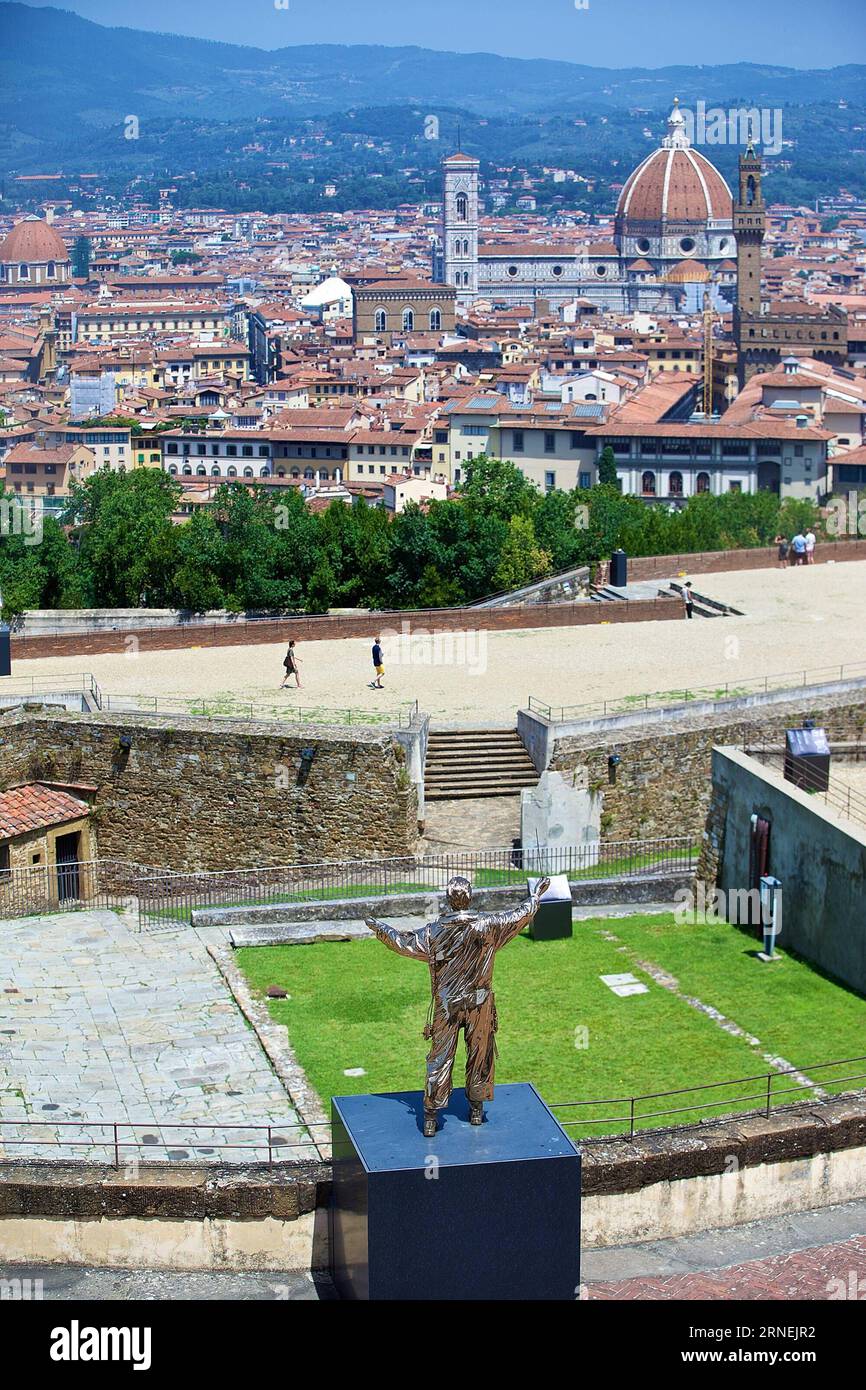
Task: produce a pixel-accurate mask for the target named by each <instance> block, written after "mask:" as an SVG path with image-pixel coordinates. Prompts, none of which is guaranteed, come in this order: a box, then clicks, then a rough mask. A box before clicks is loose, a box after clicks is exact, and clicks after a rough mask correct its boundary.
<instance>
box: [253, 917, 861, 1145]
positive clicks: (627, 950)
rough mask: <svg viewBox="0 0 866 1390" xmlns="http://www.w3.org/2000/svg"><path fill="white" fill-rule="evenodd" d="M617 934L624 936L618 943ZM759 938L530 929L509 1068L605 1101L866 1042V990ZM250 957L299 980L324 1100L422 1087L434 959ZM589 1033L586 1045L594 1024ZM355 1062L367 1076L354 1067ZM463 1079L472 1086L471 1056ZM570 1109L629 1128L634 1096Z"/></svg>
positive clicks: (501, 981)
mask: <svg viewBox="0 0 866 1390" xmlns="http://www.w3.org/2000/svg"><path fill="white" fill-rule="evenodd" d="M606 931H607V932H610V933H613V935H614V936H615V937H616V938H617V940H606V939H605V936H604V934H603V933H604V932H606ZM755 949H756V942H755V941H754V939H753V938H752V937H750V936H747V935H746V934H744V933H743V932H741V931H739V930H738V929H737V928H736V927H730V926H727V925H724V924H721V925H718V926H702V927H683V926H680V925H678V924H676V923H675V922H674V920H673V918H671V917H655V916H653V917H648V916H635V917H632V918H627V919H615V920H612V921H610V922H602V921H597V920H596V921H590V922H579V923H575V929H574V936H573V938H572V939H571V940H570V941H550V942H533V941H531V940H529V939H528V938H526V937H519V938H518V939H517V940H516V941H514V942H513V943H512V944H511V945H510V946H508V947H507V948H506V949H505V950H504V951H503V952H501V953H500V955H499V957H498V960H497V964H496V996H497V1006H498V1010H499V1018H500V1031H499V1039H498V1041H499V1051H500V1057H499V1061H498V1064H497V1079H498V1080H500V1081H532V1082H534V1083H535V1085H536V1086H537V1087H538V1089H539V1091H540V1092H541V1094H542V1095H543V1096H544V1098H545V1099H546V1100H548V1101H551V1102H556V1101H567V1100H574V1099H582V1100H598V1101H603V1100H605V1099H607V1098H620V1097H627V1096H630V1095H641V1094H646V1093H648V1092H652V1091H664V1090H672V1089H675V1088H677V1087H682V1086H690V1085H696V1084H699V1083H700V1084H706V1083H708V1082H718V1081H727V1080H730V1079H732V1078H733V1079H736V1078H741V1077H748V1076H753V1075H757V1074H759V1073H764V1072H766V1071H767V1070H768V1066H767V1064H766V1063H765V1062H764V1060H763V1058H762V1056H761V1053H762V1052H763V1051H769V1052H772V1053H774V1054H782V1055H783V1056H785V1057H786V1058H787V1059H788V1060H789V1061H790V1062H792V1063H794V1064H798V1065H799V1064H808V1063H817V1062H819V1061H824V1060H832V1059H835V1058H843V1057H852V1056H855V1055H857V1054H858V1053H862V1052H866V1045H864V1041H866V1000H864V999H863V998H861V997H859V996H858V995H856V994H854V993H852V992H850V991H848V990H846V989H845V988H844V987H842V986H840V985H838V984H836V983H834V982H832V981H830V980H827V979H826V978H824V977H823V976H821V975H820V974H819V973H818V972H817V971H814V970H813V969H811V968H810V967H809V966H808V965H806V964H805V963H803V962H800V961H795V960H793V959H789V958H786V959H784V960H783V961H781V962H780V963H778V964H775V965H770V966H763V965H761V964H760V963H759V962H758V961H756V960H755V959H754V957H753V956H751V955H750V954H749V953H750V952H752V951H754V950H755ZM237 957H238V963H239V965H240V967H241V969H242V970H243V971H244V972H245V973H246V975H247V977H248V979H249V980H250V982H251V984H252V986H253V987H254V988H255V989H257V990H258V991H260V992H262V993H264V991H265V990H266V989H267V987H268V986H269V985H272V984H277V985H282V986H283V987H284V988H285V989H286V990H288V992H289V994H290V996H291V998H290V999H287V1000H271V1001H269V1006H270V1009H271V1013H272V1015H273V1017H274V1018H275V1019H276V1020H277V1021H278V1022H280V1023H283V1024H285V1025H286V1026H287V1028H288V1031H289V1038H290V1040H291V1043H292V1045H293V1047H294V1049H295V1051H296V1053H297V1056H298V1059H299V1061H300V1062H301V1064H302V1066H303V1067H304V1068H305V1069H306V1071H307V1074H308V1076H309V1078H310V1081H311V1082H312V1084H313V1086H314V1087H315V1088H316V1090H317V1091H318V1093H319V1095H320V1096H321V1097H322V1098H323V1100H325V1101H327V1099H328V1097H329V1096H331V1095H340V1094H347V1093H352V1092H364V1091H379V1090H382V1091H388V1090H415V1089H418V1088H420V1086H421V1085H422V1082H423V1075H424V1056H425V1053H426V1049H427V1044H426V1043H425V1042H424V1040H423V1038H422V1036H421V1034H422V1030H423V1027H424V1020H425V1015H426V1010H427V1000H428V990H429V976H428V972H427V969H426V967H425V966H424V965H422V964H420V963H416V962H413V961H410V960H405V959H402V958H401V957H399V956H396V955H395V954H394V953H393V952H390V951H387V950H386V949H384V948H383V947H382V946H381V945H379V944H378V943H377V942H375V941H358V942H346V943H343V942H340V943H336V942H334V943H321V944H318V945H314V946H306V947H303V948H301V947H297V946H290V947H248V948H246V949H243V950H240V951H238V953H237ZM638 960H642V961H645V962H652V963H654V964H655V965H657V966H660V967H662V968H663V969H665V970H666V971H668V972H669V973H670V974H673V975H675V976H676V977H677V979H678V980H679V984H680V988H681V989H682V990H683V992H685V993H688V994H693V995H697V996H698V997H699V998H700V999H701V1000H702V1001H703V1002H704V1003H707V1004H711V1005H714V1006H715V1007H716V1008H717V1009H719V1010H721V1012H722V1013H724V1014H725V1015H726V1016H727V1017H728V1018H730V1019H732V1020H733V1021H735V1022H737V1023H739V1024H740V1026H741V1027H743V1028H745V1029H746V1030H747V1031H748V1032H749V1033H752V1034H754V1035H755V1036H756V1037H758V1038H759V1039H760V1042H761V1044H762V1046H761V1048H755V1047H752V1046H750V1045H749V1043H748V1042H747V1041H745V1040H744V1039H742V1038H738V1037H734V1036H732V1035H731V1034H729V1033H726V1032H725V1031H723V1029H721V1028H720V1027H719V1026H718V1024H717V1023H715V1022H714V1021H713V1020H712V1019H710V1018H708V1017H707V1016H706V1015H704V1014H702V1013H701V1012H699V1011H698V1010H697V1009H695V1008H693V1007H691V1006H690V1005H689V1004H688V1003H686V1001H685V1000H684V999H681V998H678V997H677V996H676V995H675V994H673V993H671V992H670V991H669V990H667V989H664V988H663V987H662V986H660V985H658V984H656V983H655V982H654V981H653V980H652V979H650V978H649V977H648V976H647V975H646V974H645V973H644V972H642V971H641V969H640V967H639V966H638V964H637V961H638ZM626 971H629V972H631V973H633V974H635V975H636V976H637V977H638V979H640V980H642V981H644V983H646V984H648V986H649V992H648V993H647V994H642V995H633V996H631V997H628V998H624V999H621V998H618V997H617V996H616V995H614V994H613V993H612V991H611V990H610V989H609V988H608V987H607V986H606V985H604V984H603V983H602V981H601V980H600V979H599V976H600V975H613V974H622V973H624V972H626ZM578 1029H586V1030H588V1033H587V1045H585V1046H576V1045H575V1040H576V1030H578ZM577 1041H578V1042H583V1036H582V1035H581V1034H580V1033H578V1034H577ZM353 1067H363V1068H364V1072H365V1075H364V1076H362V1077H347V1076H345V1075H344V1071H345V1069H347V1068H353ZM854 1070H866V1067H858V1068H855V1069H854ZM455 1079H457V1080H458V1084H460V1080H462V1071H461V1058H460V1056H458V1066H457V1067H456V1068H455ZM786 1084H788V1083H787V1082H786V1081H781V1080H780V1081H777V1082H776V1083H775V1085H776V1087H778V1088H781V1086H783V1085H786ZM828 1089H829V1088H828ZM760 1091H761V1086H760V1083H759V1084H757V1085H752V1086H745V1087H744V1086H742V1085H740V1086H734V1087H728V1088H723V1089H720V1090H719V1091H715V1092H709V1093H708V1092H703V1093H702V1094H701V1096H700V1097H699V1099H700V1100H701V1101H703V1102H708V1101H724V1102H725V1104H724V1105H721V1106H719V1109H718V1111H717V1112H715V1113H720V1114H721V1113H725V1110H726V1109H731V1110H735V1109H747V1108H750V1107H749V1106H748V1105H742V1104H737V1103H736V1101H737V1098H738V1097H742V1096H744V1095H751V1094H755V1093H756V1092H760ZM690 1099H693V1098H689V1097H680V1098H673V1099H669V1100H664V1101H659V1102H647V1101H644V1102H642V1103H641V1105H640V1106H639V1108H638V1116H640V1113H641V1112H643V1113H644V1115H645V1114H646V1112H648V1111H650V1110H654V1109H663V1108H667V1107H678V1106H682V1107H684V1110H683V1113H681V1114H678V1115H676V1116H671V1117H666V1118H664V1119H655V1120H654V1121H653V1120H647V1119H644V1123H645V1124H652V1123H655V1124H662V1123H685V1122H687V1121H689V1120H693V1119H696V1118H698V1116H697V1112H696V1111H694V1110H688V1109H687V1107H688V1104H689V1101H690ZM559 1114H560V1118H561V1119H571V1118H573V1117H576V1116H577V1115H580V1116H582V1117H584V1118H587V1119H588V1118H590V1117H592V1118H593V1119H594V1120H596V1121H598V1123H596V1124H593V1125H581V1126H579V1127H575V1128H574V1129H573V1130H572V1131H571V1132H572V1133H574V1134H575V1135H581V1134H598V1133H610V1132H618V1131H621V1130H622V1124H621V1123H616V1120H621V1119H624V1118H627V1115H628V1107H627V1106H626V1105H611V1104H607V1105H605V1104H600V1105H598V1106H597V1107H594V1108H593V1109H592V1110H580V1111H574V1110H573V1111H568V1112H564V1111H560V1112H559ZM611 1117H613V1118H611ZM639 1122H640V1121H639Z"/></svg>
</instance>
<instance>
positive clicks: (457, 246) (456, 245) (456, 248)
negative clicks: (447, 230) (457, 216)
mask: <svg viewBox="0 0 866 1390" xmlns="http://www.w3.org/2000/svg"><path fill="white" fill-rule="evenodd" d="M454 254H455V256H459V255H460V238H459V237H458V238H457V240H456V241H455V243H454Z"/></svg>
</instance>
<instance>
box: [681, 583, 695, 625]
mask: <svg viewBox="0 0 866 1390" xmlns="http://www.w3.org/2000/svg"><path fill="white" fill-rule="evenodd" d="M680 592H681V593H682V596H683V608H684V609H685V610H686V617H687V618H691V617H692V615H693V609H694V606H695V601H694V598H693V597H692V581H691V580H690V579H687V580H686V582H685V584H684V585H683V587H682V589H681V590H680Z"/></svg>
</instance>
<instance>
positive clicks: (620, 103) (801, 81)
mask: <svg viewBox="0 0 866 1390" xmlns="http://www.w3.org/2000/svg"><path fill="white" fill-rule="evenodd" d="M0 36H2V47H0V127H2V126H5V127H6V128H7V130H6V131H5V132H4V131H3V130H2V129H0V141H3V143H5V139H4V136H6V137H7V138H8V137H9V136H12V135H14V136H15V139H14V141H13V144H14V146H15V147H16V150H20V149H22V148H25V149H26V147H27V145H28V143H29V142H31V141H34V142H36V143H37V144H39V145H42V144H43V143H46V144H50V134H51V131H52V129H54V130H57V129H58V127H60V128H62V129H63V130H64V131H65V134H66V135H67V137H68V135H69V134H70V132H71V131H72V130H74V128H75V127H76V126H80V127H81V129H82V131H84V130H86V129H88V128H90V129H91V130H93V129H98V128H105V127H107V126H110V125H112V124H115V123H117V122H122V121H123V118H124V116H125V115H127V114H129V113H135V114H136V115H138V116H139V117H141V118H145V117H149V118H158V119H197V118H204V119H205V120H215V121H219V120H226V119H233V120H235V119H236V120H242V119H255V118H256V117H257V116H271V117H273V116H279V115H282V116H286V115H289V114H291V115H293V116H298V115H306V116H317V115H323V114H326V113H333V112H337V111H346V110H350V109H351V108H353V107H359V108H360V107H366V106H377V107H378V106H383V105H406V104H410V103H419V104H421V105H422V106H423V105H426V104H431V103H434V102H435V103H436V104H437V105H438V106H440V107H441V106H442V105H449V104H450V105H454V106H459V107H460V108H462V109H464V110H467V111H473V112H476V113H479V114H482V115H486V114H491V115H494V114H496V115H500V116H501V115H508V114H513V115H517V116H519V115H525V114H528V113H537V114H539V115H543V114H545V113H548V112H551V111H555V110H559V111H563V110H565V111H568V110H572V109H573V110H575V111H576V112H577V111H579V110H581V109H590V110H604V109H605V108H607V109H620V110H621V109H625V108H635V107H637V108H647V109H650V110H655V109H657V108H658V107H659V106H660V105H661V106H663V105H665V104H666V103H667V102H669V101H670V99H671V97H672V96H673V95H674V94H676V95H678V96H679V97H680V99H681V101H682V102H683V103H684V104H688V103H694V102H696V101H698V100H703V101H705V102H706V103H707V105H711V104H723V105H725V106H729V105H731V104H732V103H734V104H740V103H745V104H747V105H769V106H783V105H786V104H788V103H794V104H801V103H806V102H822V101H823V102H828V101H838V100H839V99H840V98H842V99H846V100H850V101H855V102H862V101H866V66H862V65H848V66H845V67H836V68H832V69H820V70H815V71H803V70H800V69H794V68H784V67H772V66H768V65H766V64H750V63H740V64H729V65H723V66H716V67H711V66H682V65H678V66H671V67H666V68H658V69H641V68H629V69H614V68H596V67H588V66H585V65H582V64H577V63H568V62H556V61H553V60H548V59H525V58H506V57H500V56H497V55H495V54H490V53H476V54H461V53H445V52H438V51H435V50H431V49H423V48H387V47H383V46H372V45H371V46H352V47H349V46H345V47H344V46H340V45H334V44H314V45H304V46H298V47H293V48H282V49H277V50H273V51H268V50H264V49H258V48H247V47H243V46H240V45H237V44H225V43H216V42H212V41H210V40H206V39H196V38H186V37H182V36H179V35H172V34H153V33H147V32H144V31H141V30H136V29H124V28H107V27H105V26H104V25H100V24H95V23H93V22H92V21H90V20H86V19H82V18H81V17H80V16H78V15H75V14H72V13H71V12H69V11H65V10H60V9H53V8H45V9H34V8H32V7H30V6H27V5H21V4H14V3H0ZM94 74H98V82H97V83H96V84H94ZM95 85H96V88H97V89H98V95H97V94H95V91H94V87H95Z"/></svg>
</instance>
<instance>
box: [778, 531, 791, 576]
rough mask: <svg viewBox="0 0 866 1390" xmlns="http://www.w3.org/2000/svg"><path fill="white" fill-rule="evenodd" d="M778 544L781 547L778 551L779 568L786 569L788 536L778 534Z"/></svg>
mask: <svg viewBox="0 0 866 1390" xmlns="http://www.w3.org/2000/svg"><path fill="white" fill-rule="evenodd" d="M776 545H777V546H778V547H779V549H778V550H777V552H776V554H777V557H778V560H779V569H782V570H786V569H787V568H788V550H789V546H788V537H787V536H777V537H776Z"/></svg>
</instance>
